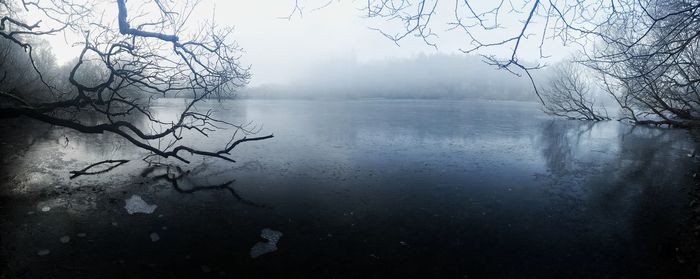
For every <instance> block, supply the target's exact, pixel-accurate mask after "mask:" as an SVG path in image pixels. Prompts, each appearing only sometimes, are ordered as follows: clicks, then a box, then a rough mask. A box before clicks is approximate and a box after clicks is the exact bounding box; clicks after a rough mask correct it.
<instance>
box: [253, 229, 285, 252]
mask: <svg viewBox="0 0 700 279" xmlns="http://www.w3.org/2000/svg"><path fill="white" fill-rule="evenodd" d="M260 237H262V238H264V239H266V240H267V241H259V242H258V243H255V245H253V248H250V257H251V258H257V257H260V256H262V255H265V254H267V253H271V252H274V251H277V242H278V241H280V238H281V237H282V232H278V231H275V230H272V229H267V228H265V229H263V230H262V231H261V232H260Z"/></svg>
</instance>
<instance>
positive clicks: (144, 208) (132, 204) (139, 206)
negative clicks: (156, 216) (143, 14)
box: [124, 195, 158, 214]
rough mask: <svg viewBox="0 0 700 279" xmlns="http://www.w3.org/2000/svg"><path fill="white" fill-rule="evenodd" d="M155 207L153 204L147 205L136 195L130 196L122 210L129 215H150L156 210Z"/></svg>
mask: <svg viewBox="0 0 700 279" xmlns="http://www.w3.org/2000/svg"><path fill="white" fill-rule="evenodd" d="M156 207H158V206H157V205H155V204H147V203H146V202H145V201H144V200H143V199H142V198H141V197H140V196H138V195H132V196H131V198H128V199H127V200H126V205H125V206H124V208H126V212H128V213H129V214H134V213H144V214H151V213H153V211H155V210H156Z"/></svg>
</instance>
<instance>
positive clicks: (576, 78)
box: [542, 62, 610, 121]
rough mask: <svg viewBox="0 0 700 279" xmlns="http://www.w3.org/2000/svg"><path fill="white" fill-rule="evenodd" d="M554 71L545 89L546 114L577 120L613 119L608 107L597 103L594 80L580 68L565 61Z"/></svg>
mask: <svg viewBox="0 0 700 279" xmlns="http://www.w3.org/2000/svg"><path fill="white" fill-rule="evenodd" d="M553 71H554V73H553V76H552V77H551V78H550V81H549V83H548V84H547V85H546V86H545V87H544V89H543V90H542V97H543V98H544V101H545V105H544V112H545V113H547V114H550V115H555V116H560V117H565V118H568V119H577V120H592V121H601V120H610V117H608V113H607V111H606V110H605V107H604V106H602V105H600V104H599V103H596V98H595V96H594V93H595V92H593V90H592V86H591V83H590V82H589V81H587V80H586V76H585V75H584V73H583V72H582V69H581V68H580V67H578V66H577V65H576V64H574V63H570V62H564V63H562V64H559V65H557V66H555V67H554V69H553Z"/></svg>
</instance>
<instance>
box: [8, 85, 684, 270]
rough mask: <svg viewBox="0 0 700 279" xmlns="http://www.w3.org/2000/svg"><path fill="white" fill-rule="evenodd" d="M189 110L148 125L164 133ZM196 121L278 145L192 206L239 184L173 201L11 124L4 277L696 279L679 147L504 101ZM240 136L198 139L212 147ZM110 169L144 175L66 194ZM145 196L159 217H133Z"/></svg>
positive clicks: (320, 109) (134, 164) (38, 128)
mask: <svg viewBox="0 0 700 279" xmlns="http://www.w3.org/2000/svg"><path fill="white" fill-rule="evenodd" d="M182 102H183V101H182V100H179V99H167V100H159V101H158V102H157V103H156V104H155V109H156V111H157V112H158V113H159V114H160V115H161V116H164V117H166V118H167V117H169V116H170V115H172V114H173V113H174V112H176V111H177V109H178V108H180V107H181V106H182ZM199 109H200V110H207V109H212V110H213V111H214V112H215V114H216V115H217V116H218V117H219V118H221V119H225V120H227V121H231V122H236V123H245V122H248V121H253V123H255V124H256V125H258V127H260V128H261V129H262V130H261V132H260V133H259V135H264V134H266V133H274V136H275V137H274V138H272V139H269V140H264V141H258V142H250V143H245V144H242V145H240V146H239V148H237V149H235V150H234V152H233V158H234V159H236V160H237V162H236V163H229V162H225V161H222V160H219V159H211V158H208V159H201V158H199V159H197V158H195V160H194V162H193V163H192V164H190V165H185V164H179V165H180V166H181V167H182V168H183V170H190V171H191V172H190V174H189V175H188V176H187V177H186V179H183V181H182V182H181V184H180V186H181V187H183V188H186V189H191V187H192V185H198V186H201V185H220V184H222V183H225V182H228V181H231V180H235V182H233V183H232V184H230V185H231V186H232V189H233V190H234V191H229V190H226V189H211V190H203V191H195V192H192V193H181V192H179V191H176V189H174V187H173V185H172V184H171V183H169V182H168V181H164V180H162V179H154V176H156V175H157V173H159V172H160V173H162V172H164V170H163V169H154V170H152V172H148V173H144V169H146V167H147V164H146V163H145V162H143V161H141V160H140V158H141V157H143V155H144V154H143V153H142V152H141V151H139V150H135V149H134V148H133V147H131V146H130V145H128V144H126V143H125V142H124V141H123V140H120V139H116V138H115V137H114V136H112V135H90V136H86V135H80V134H77V133H75V132H72V131H67V130H64V129H58V128H51V127H47V126H45V125H40V124H33V123H29V124H27V122H26V121H23V122H16V123H9V124H4V128H3V130H5V131H18V132H13V133H6V135H5V136H4V137H3V138H2V140H3V142H2V147H3V152H4V154H6V155H5V156H3V159H2V164H3V173H2V176H1V177H0V179H2V180H0V181H2V184H3V188H4V189H3V191H2V193H3V194H2V196H1V198H0V203H1V204H2V205H0V216H1V218H2V224H1V225H0V237H1V239H2V250H1V254H0V255H2V259H0V262H4V263H3V265H4V266H6V274H7V275H8V276H7V277H8V278H12V277H23V278H104V277H119V278H139V277H156V274H165V275H166V277H168V276H169V277H174V278H177V277H192V276H195V277H199V276H201V277H237V278H240V277H285V278H299V277H320V278H355V277H379V278H387V277H389V278H394V277H428V278H681V276H683V275H684V274H687V270H688V268H690V269H692V268H694V267H687V266H684V265H683V264H681V263H679V261H678V260H677V248H678V247H679V245H682V243H683V236H682V235H681V233H680V231H681V229H682V227H683V225H684V224H685V222H686V221H687V217H688V212H689V210H688V203H689V201H690V199H689V197H688V192H689V191H690V190H689V188H690V185H692V174H693V172H692V170H693V168H694V166H695V164H696V158H695V157H694V150H695V146H696V144H695V142H694V141H693V139H692V138H691V136H690V134H689V133H688V132H687V131H685V130H671V129H659V128H649V127H635V126H630V125H628V124H625V123H621V122H617V121H606V122H599V123H592V122H583V121H570V120H561V119H553V118H551V117H548V116H546V115H544V114H543V113H542V112H541V111H540V110H539V107H538V105H537V104H533V103H519V102H502V101H499V102H494V101H447V100H420V101H419V100H356V101H332V100H328V101H292V100H235V101H230V100H229V101H223V103H216V102H210V103H208V104H206V105H203V106H200V107H199ZM26 130H32V132H31V133H30V134H31V136H30V137H26V136H25V135H26V133H22V131H26ZM229 136H230V135H229V134H216V135H212V136H211V137H210V138H206V139H197V140H191V139H187V140H188V141H189V143H190V144H198V145H199V146H204V147H209V148H214V147H220V146H222V145H223V144H225V143H226V142H228V140H229ZM105 159H130V160H131V161H130V162H129V163H127V164H125V165H123V166H121V167H119V168H117V169H115V170H113V171H111V172H109V173H106V174H101V175H96V176H83V177H78V178H75V179H69V173H68V172H69V171H71V170H76V169H81V168H83V167H85V166H87V165H89V164H91V163H94V162H97V161H101V160H105ZM163 162H174V161H168V160H164V161H163ZM188 187H190V188H188ZM132 195H139V196H140V197H142V198H143V199H144V200H145V201H146V202H147V203H149V204H155V205H157V206H158V207H157V208H156V210H155V212H154V213H152V214H138V215H130V214H128V213H127V212H126V210H125V209H124V205H125V200H126V199H128V198H129V197H131V196H132ZM46 208H49V210H45V209H46ZM265 228H270V229H272V230H275V231H279V232H281V233H282V236H281V238H280V240H279V242H278V244H277V248H278V250H277V251H274V252H271V253H269V254H265V255H262V256H260V257H257V258H252V257H251V256H250V252H251V247H253V245H254V244H255V243H256V242H258V241H261V240H262V238H260V232H261V230H262V229H265ZM153 233H156V234H157V236H158V240H156V241H154V240H153V239H152V237H151V236H152V235H153ZM65 236H69V237H70V241H68V242H67V243H62V242H61V241H60V239H61V238H62V237H65ZM42 250H48V251H50V253H49V254H47V255H43V256H39V255H37V254H38V253H39V251H42ZM158 277H160V276H158Z"/></svg>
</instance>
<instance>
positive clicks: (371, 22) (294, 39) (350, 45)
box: [51, 0, 566, 86]
mask: <svg viewBox="0 0 700 279" xmlns="http://www.w3.org/2000/svg"><path fill="white" fill-rule="evenodd" d="M443 2H445V4H448V2H447V1H443ZM325 3H328V1H324V0H317V1H307V3H306V4H305V5H306V6H304V7H303V8H304V9H303V16H302V17H300V16H299V14H295V15H294V17H293V18H292V19H291V20H287V19H281V18H280V17H285V16H288V15H289V14H290V12H291V11H292V10H293V7H294V0H268V1H250V0H203V1H202V3H201V4H200V6H199V7H198V8H197V11H196V13H195V14H194V16H193V21H199V20H206V19H209V18H211V15H212V12H214V13H215V19H216V20H217V22H218V24H219V25H229V26H235V28H236V29H235V32H234V35H233V38H235V39H236V41H237V42H238V43H239V45H240V46H241V47H242V48H243V49H244V50H245V53H244V55H243V61H244V63H246V64H251V65H252V72H253V79H252V80H251V86H256V85H261V84H266V83H289V82H292V81H294V79H295V78H298V77H301V76H303V73H304V72H305V71H306V70H308V69H310V67H314V66H316V65H321V64H327V63H328V62H330V61H333V60H335V59H342V60H346V61H347V60H348V59H356V60H357V61H359V62H369V61H373V60H381V59H397V58H404V57H410V56H414V55H418V54H421V53H423V54H433V53H456V52H459V48H460V47H468V45H467V44H468V41H467V40H466V37H465V35H463V34H461V33H458V32H447V31H446V29H447V28H448V25H447V22H448V21H449V20H450V19H451V17H452V16H453V15H452V9H451V7H450V6H449V5H445V7H444V8H442V10H438V15H437V17H436V18H435V19H434V22H435V25H434V29H435V32H436V33H438V34H439V35H440V38H439V39H437V40H436V43H437V44H438V49H437V50H436V49H434V48H433V47H431V46H428V45H426V44H425V43H424V42H423V41H422V40H420V39H418V38H412V37H408V38H406V39H405V40H403V41H401V42H400V44H401V46H400V47H399V46H396V45H395V44H394V42H393V41H391V40H389V39H387V38H385V37H384V36H382V35H381V34H380V33H379V32H377V31H375V30H371V29H370V27H374V28H380V29H382V30H386V32H387V33H394V32H396V31H400V30H401V29H400V28H401V27H400V26H397V25H396V24H393V23H391V22H387V21H385V20H381V19H367V18H364V17H363V12H362V11H361V10H359V8H360V7H362V4H363V3H365V2H364V1H359V2H357V1H337V0H336V1H333V2H332V4H330V5H328V6H326V7H324V8H322V9H316V8H318V7H320V6H323V5H324V4H325ZM115 5H116V4H115ZM522 16H523V15H522V14H514V15H513V17H512V18H511V20H512V21H513V22H514V23H515V24H517V23H518V21H519V20H521V18H520V17H522ZM115 28H117V27H116V26H115ZM497 32H498V33H493V32H491V33H488V34H485V35H484V36H487V37H485V38H491V37H493V38H494V39H498V38H499V36H506V35H508V36H510V35H512V34H511V33H513V32H517V30H513V29H503V30H499V31H497ZM51 41H52V44H53V45H54V48H55V52H56V54H57V57H58V60H59V62H65V61H68V60H70V58H71V57H73V56H74V55H76V53H77V50H75V49H73V50H71V49H69V48H68V47H66V46H65V44H64V43H61V42H63V39H62V38H53V39H52V40H51ZM534 41H537V40H534ZM536 43H537V45H539V43H538V41H537V42H536ZM551 45H557V44H556V42H553V43H552V44H548V46H551ZM522 48H523V49H524V50H523V51H522V52H521V53H522V54H521V56H520V57H521V59H536V58H537V57H538V51H537V50H536V47H535V46H534V45H533V44H530V45H529V46H528V45H527V44H525V45H524V46H523V47H522ZM488 51H489V53H495V54H499V55H507V54H508V53H509V48H507V47H502V48H500V49H491V50H488ZM565 53H566V52H565V51H563V50H562V49H560V47H550V49H549V50H548V54H553V55H554V57H553V58H551V59H550V60H556V59H559V58H561V57H563V56H565Z"/></svg>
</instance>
